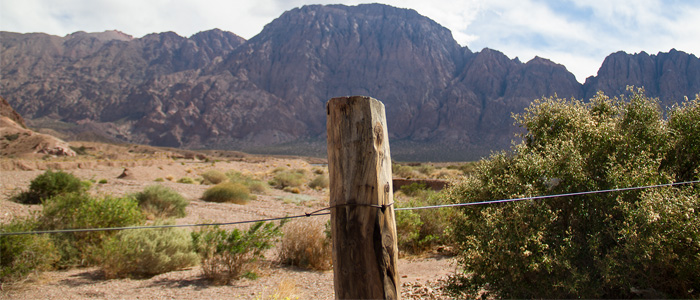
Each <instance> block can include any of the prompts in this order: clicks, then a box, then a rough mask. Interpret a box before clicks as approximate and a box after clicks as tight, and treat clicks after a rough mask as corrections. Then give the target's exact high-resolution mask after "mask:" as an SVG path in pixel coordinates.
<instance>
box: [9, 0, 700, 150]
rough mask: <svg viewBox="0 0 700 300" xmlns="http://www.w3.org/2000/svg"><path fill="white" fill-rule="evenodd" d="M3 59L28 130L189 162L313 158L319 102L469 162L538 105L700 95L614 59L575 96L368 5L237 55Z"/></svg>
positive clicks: (80, 45)
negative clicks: (356, 98)
mask: <svg viewBox="0 0 700 300" xmlns="http://www.w3.org/2000/svg"><path fill="white" fill-rule="evenodd" d="M0 46H1V48H0V51H1V52H0V55H1V56H2V59H1V64H2V65H1V66H0V72H1V75H2V78H1V79H0V82H1V83H2V86H3V91H2V93H3V96H4V97H6V98H7V99H8V101H9V102H10V103H11V104H12V105H13V106H14V107H15V108H16V109H17V111H19V112H20V113H21V114H22V115H23V116H24V117H25V118H27V120H28V122H29V123H30V124H31V123H32V122H35V121H37V120H40V121H41V122H42V124H50V123H51V122H53V124H56V127H61V128H59V129H60V130H63V131H64V132H69V133H70V134H72V135H73V136H78V135H81V134H82V135H83V136H86V135H90V136H94V135H101V136H103V137H104V138H106V139H118V140H122V141H127V142H133V143H143V144H151V145H157V146H169V147H181V148H195V149H198V148H222V149H235V150H247V151H256V152H266V153H288V154H312V155H325V118H326V116H325V106H324V105H325V102H326V101H327V100H328V99H330V98H332V97H336V96H346V95H367V96H372V97H375V98H377V99H379V100H381V101H383V102H384V104H385V105H386V110H387V119H388V120H387V121H388V126H389V133H390V137H391V139H392V155H393V156H394V158H396V159H399V160H470V159H478V158H479V157H481V156H483V155H487V154H488V153H489V152H490V151H493V150H499V149H504V148H507V147H508V146H509V145H510V141H511V139H513V133H514V132H516V131H517V130H518V129H517V128H515V127H514V126H513V120H512V119H511V113H518V112H521V111H522V110H523V108H525V107H526V106H527V105H529V103H530V102H531V101H532V100H534V99H537V98H541V97H543V96H551V95H554V94H555V93H556V94H557V95H558V96H560V97H567V98H568V97H576V98H583V97H588V96H590V95H592V94H594V93H595V92H596V91H597V90H603V91H605V92H606V93H608V94H610V95H617V94H620V93H622V92H624V89H625V87H626V86H627V85H637V86H642V85H643V86H645V87H646V88H647V91H648V93H649V95H650V96H653V97H660V98H661V100H662V103H663V104H664V105H670V104H672V103H676V102H678V101H680V100H681V99H682V97H683V96H688V97H693V95H694V94H695V93H698V92H700V75H698V74H699V72H700V60H698V58H697V57H695V56H694V55H691V54H686V53H683V52H680V51H675V50H672V51H671V52H669V53H659V54H658V55H651V56H650V55H647V54H646V53H640V54H634V55H630V54H625V53H621V52H619V53H615V54H612V55H611V56H610V57H608V58H607V59H606V60H605V62H604V63H603V66H602V67H601V70H600V72H599V74H598V76H596V77H591V78H588V80H586V83H585V84H584V85H582V84H580V83H579V82H577V81H576V79H575V78H574V76H573V74H571V73H570V72H568V71H567V70H566V68H565V67H564V66H562V65H560V64H556V63H554V62H552V61H549V60H547V59H545V58H539V57H536V58H535V59H533V60H531V61H529V62H526V63H522V62H520V61H519V60H518V59H517V58H516V59H513V60H511V59H509V58H508V57H506V56H505V55H504V54H503V53H501V52H498V51H496V50H491V49H483V50H482V51H480V52H473V51H471V50H470V49H468V48H467V47H461V46H460V45H459V44H458V43H457V42H456V41H455V40H454V39H453V37H452V34H451V32H450V31H449V30H448V29H446V28H444V27H442V26H441V25H439V24H437V23H435V22H434V21H432V20H430V19H428V18H426V17H424V16H422V15H420V14H418V13H417V12H416V11H414V10H408V9H400V8H394V7H390V6H386V5H381V4H367V5H358V6H343V5H328V6H319V5H314V6H304V7H302V8H297V9H293V10H290V11H288V12H285V13H284V14H283V15H282V16H280V17H279V18H277V19H275V20H274V21H272V22H271V23H270V24H268V25H266V26H265V28H264V29H263V31H262V32H261V33H260V34H258V35H257V36H255V37H253V38H251V39H250V40H248V41H246V40H244V39H242V38H240V37H238V36H236V35H235V34H233V33H229V32H224V31H221V30H217V29H215V30H210V31H205V32H200V33H198V34H195V35H193V36H191V37H189V38H185V37H180V36H178V35H176V34H175V33H172V32H165V33H157V34H150V35H147V36H145V37H143V38H132V37H130V36H128V35H126V34H123V33H121V32H117V31H112V32H104V33H85V32H77V33H74V34H71V35H68V36H65V37H57V36H50V35H46V34H40V33H33V34H17V33H10V32H0ZM59 125H60V126H59ZM54 129H56V128H54ZM59 129H56V130H59ZM85 132H91V133H90V134H86V133H85Z"/></svg>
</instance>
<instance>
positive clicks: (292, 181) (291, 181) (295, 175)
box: [270, 169, 306, 189]
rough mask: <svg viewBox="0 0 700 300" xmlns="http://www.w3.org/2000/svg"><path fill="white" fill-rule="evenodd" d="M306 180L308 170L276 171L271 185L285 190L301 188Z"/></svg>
mask: <svg viewBox="0 0 700 300" xmlns="http://www.w3.org/2000/svg"><path fill="white" fill-rule="evenodd" d="M305 178H306V170H303V169H296V170H288V169H283V170H276V172H275V176H274V178H273V179H272V180H271V181H270V185H272V186H274V187H276V188H278V189H283V188H286V187H297V188H298V187H300V186H301V185H302V184H304V179H305Z"/></svg>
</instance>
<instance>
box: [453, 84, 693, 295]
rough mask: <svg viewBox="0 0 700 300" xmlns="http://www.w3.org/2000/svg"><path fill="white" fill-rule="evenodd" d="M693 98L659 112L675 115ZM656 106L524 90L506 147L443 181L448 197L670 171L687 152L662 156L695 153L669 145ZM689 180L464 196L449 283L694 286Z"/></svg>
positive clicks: (484, 286) (688, 290) (672, 134)
mask: <svg viewBox="0 0 700 300" xmlns="http://www.w3.org/2000/svg"><path fill="white" fill-rule="evenodd" d="M698 103H700V101H698V100H697V99H696V101H694V102H693V103H691V104H687V105H686V106H684V108H683V109H682V110H676V111H673V112H672V113H670V114H669V115H670V116H671V119H673V118H681V117H682V115H683V114H685V113H688V112H691V111H694V110H695V107H697V106H698ZM690 114H692V113H690ZM662 115H663V114H662V112H661V110H660V108H659V106H658V103H657V100H653V99H649V98H647V97H646V96H644V94H643V93H642V92H641V91H632V94H631V96H629V97H622V98H614V99H610V98H608V97H606V96H604V95H603V94H598V95H597V96H595V97H594V98H592V99H591V100H590V102H588V103H584V102H582V101H578V100H565V99H555V98H549V99H542V100H538V101H535V102H534V103H533V104H532V105H531V106H530V108H528V109H526V112H525V113H524V114H521V115H518V116H517V117H516V122H517V123H518V124H520V125H521V126H523V127H525V128H526V129H527V133H525V134H524V135H523V142H522V143H520V144H519V145H517V146H515V147H514V149H513V153H498V154H494V155H493V156H492V157H491V158H489V159H488V160H484V161H482V162H480V163H479V164H478V165H477V170H476V171H475V173H474V174H473V176H471V177H469V178H468V179H466V180H465V181H464V182H462V183H461V184H457V185H454V186H452V187H451V188H450V189H448V192H447V193H448V194H449V198H450V199H452V200H451V201H452V202H459V203H461V202H479V201H486V200H496V199H507V198H516V197H524V196H536V195H548V194H564V193H571V192H581V191H596V190H605V189H611V188H616V187H629V186H644V185H653V184H659V183H667V182H670V181H672V180H673V178H679V177H680V178H682V177H683V171H682V170H691V169H694V168H697V167H694V166H696V165H697V164H698V162H697V161H695V162H692V164H694V165H691V166H684V165H683V164H682V163H681V162H678V161H676V160H675V159H674V156H676V155H680V156H682V157H698V156H694V155H700V153H696V151H698V148H693V147H687V148H686V147H682V146H679V145H680V144H683V143H684V137H683V134H685V133H684V132H681V131H672V130H669V129H670V128H673V126H672V125H671V126H669V124H667V122H666V121H664V120H663V118H662ZM669 122H671V123H672V122H673V121H672V120H671V121H669ZM694 122H695V123H697V119H696V120H695V121H694ZM691 123H692V122H691ZM689 125H690V124H689ZM690 131H691V132H692V130H690ZM687 135H688V136H690V135H692V134H691V133H688V134H687ZM676 151H681V152H682V154H678V152H676ZM694 188H697V187H694ZM690 190H693V188H675V187H666V188H663V190H649V191H644V192H643V191H639V190H634V191H624V192H615V193H599V194H590V195H581V196H576V197H572V196H569V197H561V198H556V199H541V200H532V201H520V202H513V203H501V204H492V205H479V206H468V207H464V208H463V209H462V210H461V212H462V214H463V217H462V218H456V222H455V224H454V226H453V230H454V232H455V239H456V241H457V242H458V243H459V245H460V248H461V249H460V250H461V251H460V252H461V254H460V263H461V264H462V266H463V267H464V273H465V276H463V277H461V279H460V280H459V283H458V284H456V285H457V286H459V287H460V288H462V289H463V290H464V291H466V292H467V295H468V297H476V296H477V295H479V293H480V292H483V291H488V292H490V293H491V294H492V296H495V297H503V298H629V297H640V296H654V295H639V294H635V293H634V291H640V290H641V291H656V292H658V293H660V295H665V296H671V295H672V296H673V297H681V298H694V297H698V296H699V295H700V294H699V293H700V288H699V287H700V279H698V278H700V276H698V273H697V272H698V271H697V270H698V268H697V266H698V264H699V263H700V256H698V255H696V254H697V253H698V244H697V243H696V242H694V241H698V240H700V231H698V230H697V228H698V227H697V219H698V214H697V212H696V211H697V209H698V206H697V205H698V204H697V196H696V195H697V194H695V195H692V196H691V194H692V193H691V192H689V191H690ZM695 193H696V192H695ZM688 251H690V252H688ZM693 253H695V254H693ZM691 268H692V270H691ZM655 296H658V295H655Z"/></svg>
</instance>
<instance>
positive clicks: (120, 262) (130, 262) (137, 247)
mask: <svg viewBox="0 0 700 300" xmlns="http://www.w3.org/2000/svg"><path fill="white" fill-rule="evenodd" d="M156 224H162V223H156ZM98 261H99V265H100V267H101V269H102V272H104V275H105V277H106V278H124V277H147V276H153V275H158V274H162V273H166V272H170V271H175V270H179V269H182V268H186V267H190V266H193V265H196V264H197V262H198V261H199V257H198V256H197V254H196V253H195V252H194V249H193V246H192V238H191V237H190V234H189V232H187V231H185V230H183V229H179V228H157V229H140V230H126V231H121V232H119V233H117V234H116V235H113V236H112V237H110V238H108V239H106V240H105V241H104V242H103V243H102V248H101V249H100V251H99V257H98Z"/></svg>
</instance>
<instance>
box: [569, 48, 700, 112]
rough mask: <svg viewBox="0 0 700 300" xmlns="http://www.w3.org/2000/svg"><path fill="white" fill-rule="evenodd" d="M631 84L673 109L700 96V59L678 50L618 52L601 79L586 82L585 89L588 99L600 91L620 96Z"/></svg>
mask: <svg viewBox="0 0 700 300" xmlns="http://www.w3.org/2000/svg"><path fill="white" fill-rule="evenodd" d="M628 85H629V86H636V87H644V89H645V91H646V93H647V95H649V96H651V97H658V98H659V99H660V100H661V105H662V106H664V107H669V106H672V105H673V104H676V103H678V102H679V101H680V100H682V99H683V97H688V98H693V97H694V96H695V95H696V94H698V93H700V59H698V58H697V57H696V56H695V55H692V54H688V53H684V52H681V51H677V50H676V49H671V51H670V52H668V53H659V54H658V55H649V54H647V53H646V52H641V53H637V54H632V55H630V54H627V53H624V52H616V53H613V54H611V55H610V56H608V57H607V58H605V61H604V62H603V65H602V66H601V67H600V70H599V71H598V76H596V77H589V78H587V79H586V83H585V84H584V86H583V89H584V91H585V95H586V97H591V96H593V95H595V93H596V92H597V91H603V92H605V93H606V94H607V95H619V94H623V93H624V92H625V88H626V86H628Z"/></svg>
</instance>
